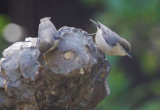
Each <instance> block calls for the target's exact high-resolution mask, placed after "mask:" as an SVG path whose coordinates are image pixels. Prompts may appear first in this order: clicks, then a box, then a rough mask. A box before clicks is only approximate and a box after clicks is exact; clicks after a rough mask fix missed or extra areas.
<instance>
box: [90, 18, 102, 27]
mask: <svg viewBox="0 0 160 110" xmlns="http://www.w3.org/2000/svg"><path fill="white" fill-rule="evenodd" d="M89 20H90V21H91V22H92V23H93V24H95V25H96V26H97V27H98V28H100V25H99V23H97V22H95V21H93V20H92V19H89Z"/></svg>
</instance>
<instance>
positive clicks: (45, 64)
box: [0, 26, 110, 110]
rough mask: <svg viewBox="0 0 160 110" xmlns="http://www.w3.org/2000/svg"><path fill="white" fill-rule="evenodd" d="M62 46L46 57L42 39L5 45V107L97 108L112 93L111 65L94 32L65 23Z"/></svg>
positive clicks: (1, 80)
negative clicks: (40, 45) (42, 54)
mask: <svg viewBox="0 0 160 110" xmlns="http://www.w3.org/2000/svg"><path fill="white" fill-rule="evenodd" d="M58 32H59V35H60V36H61V37H63V38H64V40H61V41H60V43H59V45H58V46H57V48H56V49H55V50H53V51H51V52H48V53H46V55H45V56H46V59H45V60H44V58H43V57H42V58H40V60H39V61H37V58H38V56H39V50H38V47H37V38H31V37H30V38H26V39H25V41H24V42H17V43H14V44H13V45H11V46H10V47H9V48H7V49H5V50H4V52H3V58H1V60H0V109H2V110H91V109H93V108H94V107H95V106H96V105H97V104H98V103H99V102H100V101H101V100H103V99H104V98H105V97H106V96H107V95H109V94H110V89H109V87H108V84H107V81H106V78H107V75H108V73H109V71H110V65H109V63H108V61H107V60H105V58H104V55H103V53H102V52H101V51H100V50H99V49H98V48H97V47H96V45H95V44H94V42H93V39H92V37H91V36H89V35H88V34H87V32H85V31H83V30H82V29H76V28H74V27H66V26H65V27H62V28H60V29H59V30H58Z"/></svg>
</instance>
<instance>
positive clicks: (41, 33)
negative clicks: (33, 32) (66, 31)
mask: <svg viewBox="0 0 160 110" xmlns="http://www.w3.org/2000/svg"><path fill="white" fill-rule="evenodd" d="M50 19H51V17H44V18H42V19H40V24H39V29H38V43H37V45H38V48H39V51H40V55H39V57H38V59H40V58H41V57H42V56H43V55H44V59H45V54H46V53H47V52H49V51H52V50H54V49H55V48H56V47H57V45H58V43H59V41H60V39H62V37H59V34H58V31H57V29H56V28H55V26H54V25H53V23H52V22H51V21H50Z"/></svg>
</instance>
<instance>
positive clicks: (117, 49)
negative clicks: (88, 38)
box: [90, 19, 132, 58]
mask: <svg viewBox="0 0 160 110" xmlns="http://www.w3.org/2000/svg"><path fill="white" fill-rule="evenodd" d="M90 21H91V22H93V23H94V24H95V25H96V27H97V32H96V33H95V34H96V36H95V43H96V46H97V47H98V48H99V49H100V50H101V51H102V52H103V53H105V54H107V55H115V56H128V57H130V58H132V56H131V54H130V51H131V44H130V43H129V42H128V41H127V40H125V39H124V38H122V37H120V36H119V35H118V34H116V33H115V32H113V31H112V30H110V29H109V28H108V27H106V26H105V25H103V24H102V23H100V22H95V21H93V20H92V19H90Z"/></svg>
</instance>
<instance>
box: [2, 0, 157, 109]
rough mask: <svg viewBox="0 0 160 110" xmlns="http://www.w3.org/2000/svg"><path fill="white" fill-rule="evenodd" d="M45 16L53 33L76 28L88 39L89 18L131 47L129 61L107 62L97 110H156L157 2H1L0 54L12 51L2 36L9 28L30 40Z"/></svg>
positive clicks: (54, 0) (16, 0) (53, 0)
mask: <svg viewBox="0 0 160 110" xmlns="http://www.w3.org/2000/svg"><path fill="white" fill-rule="evenodd" d="M45 16H51V17H52V22H53V23H54V24H55V26H56V27H57V28H60V27H62V26H64V25H67V26H74V27H77V28H82V29H84V30H86V31H88V32H89V33H93V32H95V31H96V28H95V26H94V25H93V24H92V23H91V22H90V21H89V19H90V18H92V19H94V20H97V21H100V22H101V23H103V24H105V25H106V26H108V27H109V28H111V29H112V30H114V31H115V32H116V33H118V34H119V35H120V36H122V37H124V38H125V39H127V40H128V41H130V42H131V44H132V52H131V54H132V56H133V59H130V58H128V57H117V56H106V58H107V59H108V60H109V62H110V63H111V65H112V69H111V72H110V74H109V77H108V82H109V85H110V89H111V94H110V96H108V97H107V98H105V99H104V100H103V101H102V102H101V103H100V104H99V105H98V106H97V107H96V108H95V110H160V62H159V59H160V1H159V0H47V1H45V0H39V1H38V0H15V1H11V0H6V1H1V2H0V53H2V51H3V50H4V49H5V48H7V47H8V46H9V45H11V43H8V42H7V41H5V40H4V35H3V30H4V27H5V26H6V25H7V24H9V23H16V24H18V25H20V26H22V27H23V28H25V30H26V34H25V35H24V37H26V36H32V37H33V36H37V30H38V24H39V19H40V18H42V17H45ZM0 56H1V57H2V55H1V54H0Z"/></svg>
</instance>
